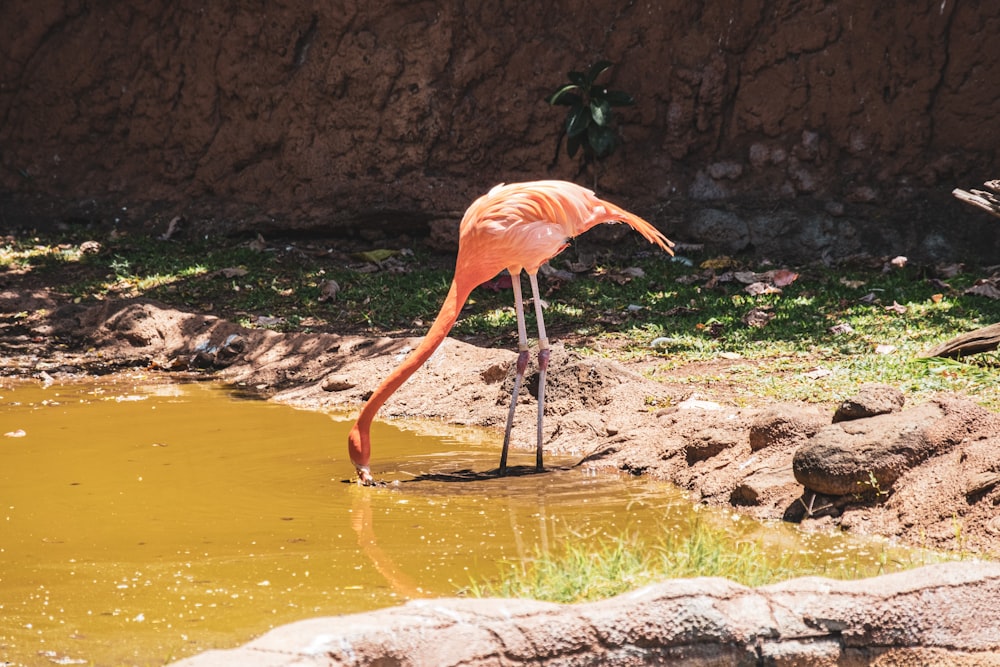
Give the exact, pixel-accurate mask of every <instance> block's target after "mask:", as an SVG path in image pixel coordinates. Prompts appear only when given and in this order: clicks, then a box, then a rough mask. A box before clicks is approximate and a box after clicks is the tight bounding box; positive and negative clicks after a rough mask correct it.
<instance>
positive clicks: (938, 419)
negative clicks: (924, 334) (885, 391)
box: [792, 398, 998, 496]
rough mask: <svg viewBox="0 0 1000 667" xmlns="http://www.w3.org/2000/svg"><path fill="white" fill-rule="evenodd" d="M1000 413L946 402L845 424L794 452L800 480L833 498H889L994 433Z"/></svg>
mask: <svg viewBox="0 0 1000 667" xmlns="http://www.w3.org/2000/svg"><path fill="white" fill-rule="evenodd" d="M997 421H998V417H997V415H995V414H993V413H990V412H989V411H987V410H986V409H985V408H982V407H981V406H978V405H976V404H975V403H972V402H970V401H966V400H962V399H954V398H950V399H949V398H942V399H939V400H937V401H934V402H932V403H926V404H924V405H921V406H918V407H915V408H912V409H910V410H906V411H903V412H892V413H884V414H881V415H878V416H875V417H869V418H867V419H855V420H851V421H841V422H838V423H835V424H831V425H829V426H827V427H825V428H823V429H821V430H820V431H819V432H818V433H816V435H815V436H813V437H812V438H811V439H810V440H809V442H808V443H806V444H805V445H803V446H802V447H800V448H799V450H798V451H796V452H795V456H794V458H793V460H792V466H793V470H794V471H795V479H797V480H798V481H799V483H800V484H802V485H803V486H805V487H806V488H807V489H809V490H811V491H814V492H816V493H822V494H826V495H831V496H841V495H849V494H861V495H867V496H872V494H875V495H878V496H882V495H885V494H887V493H888V492H889V491H890V490H891V488H892V485H893V484H894V483H895V482H896V480H897V479H899V477H900V476H901V475H902V474H903V473H905V472H906V471H907V470H909V469H910V468H911V467H913V466H914V465H917V464H918V463H920V462H922V461H924V460H926V459H928V458H929V457H931V456H935V455H940V454H943V453H945V452H947V451H949V450H951V449H952V448H953V447H954V446H955V445H957V444H958V443H960V442H962V441H963V440H965V439H967V438H969V437H970V436H972V434H975V433H995V432H996V430H997V428H998V427H997Z"/></svg>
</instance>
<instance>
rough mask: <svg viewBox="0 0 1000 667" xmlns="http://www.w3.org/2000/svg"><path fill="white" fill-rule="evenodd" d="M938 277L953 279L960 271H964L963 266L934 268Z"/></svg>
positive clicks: (952, 265) (951, 265)
mask: <svg viewBox="0 0 1000 667" xmlns="http://www.w3.org/2000/svg"><path fill="white" fill-rule="evenodd" d="M936 270H937V272H938V275H939V276H941V277H942V278H954V277H955V276H957V275H958V274H960V273H961V272H962V271H965V265H964V264H946V265H944V266H938V267H936Z"/></svg>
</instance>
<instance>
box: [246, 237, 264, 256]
mask: <svg viewBox="0 0 1000 667" xmlns="http://www.w3.org/2000/svg"><path fill="white" fill-rule="evenodd" d="M247 246H248V247H249V248H250V249H251V250H253V251H255V252H264V251H265V250H267V241H265V240H264V237H263V236H261V235H260V234H258V235H257V238H255V239H254V240H253V241H250V243H248V244H247Z"/></svg>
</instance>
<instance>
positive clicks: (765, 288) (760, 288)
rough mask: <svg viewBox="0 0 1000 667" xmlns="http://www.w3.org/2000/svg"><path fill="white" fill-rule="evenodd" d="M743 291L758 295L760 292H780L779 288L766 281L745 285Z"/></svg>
mask: <svg viewBox="0 0 1000 667" xmlns="http://www.w3.org/2000/svg"><path fill="white" fill-rule="evenodd" d="M744 291H745V292H746V293H747V294H749V295H750V296H760V295H761V294H781V288H780V287H775V286H774V285H770V284H768V283H753V284H751V285H747V286H746V287H745V288H744Z"/></svg>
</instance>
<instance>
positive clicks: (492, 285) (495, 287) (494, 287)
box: [480, 273, 514, 292]
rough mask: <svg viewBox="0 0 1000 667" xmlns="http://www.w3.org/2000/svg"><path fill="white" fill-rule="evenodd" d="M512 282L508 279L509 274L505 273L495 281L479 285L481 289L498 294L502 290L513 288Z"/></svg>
mask: <svg viewBox="0 0 1000 667" xmlns="http://www.w3.org/2000/svg"><path fill="white" fill-rule="evenodd" d="M513 285H514V282H513V280H512V279H511V277H510V274H509V273H505V274H503V275H502V276H500V277H498V278H497V279H496V280H490V281H488V282H485V283H483V284H482V285H480V287H482V288H483V289H488V290H489V291H491V292H499V291H500V290H502V289H510V288H511V287H513Z"/></svg>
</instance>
